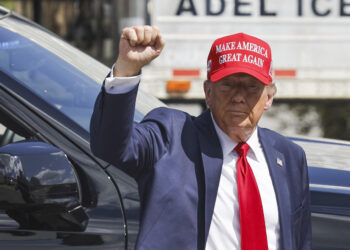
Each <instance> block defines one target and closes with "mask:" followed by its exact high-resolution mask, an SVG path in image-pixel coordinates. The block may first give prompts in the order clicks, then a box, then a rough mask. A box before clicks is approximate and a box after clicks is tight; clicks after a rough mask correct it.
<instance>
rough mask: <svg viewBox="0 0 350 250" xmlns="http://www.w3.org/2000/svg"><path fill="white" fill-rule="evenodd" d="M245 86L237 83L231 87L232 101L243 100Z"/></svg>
mask: <svg viewBox="0 0 350 250" xmlns="http://www.w3.org/2000/svg"><path fill="white" fill-rule="evenodd" d="M245 92H246V91H245V88H244V86H242V85H240V84H237V85H236V86H234V87H233V88H232V89H231V100H232V102H244V100H245V94H246V93H245Z"/></svg>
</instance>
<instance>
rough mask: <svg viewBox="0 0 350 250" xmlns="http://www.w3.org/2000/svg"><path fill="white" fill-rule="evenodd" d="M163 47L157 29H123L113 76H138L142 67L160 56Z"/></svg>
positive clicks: (141, 27) (145, 27) (147, 27)
mask: <svg viewBox="0 0 350 250" xmlns="http://www.w3.org/2000/svg"><path fill="white" fill-rule="evenodd" d="M163 47H164V40H163V38H162V36H161V34H160V31H159V29H158V28H157V27H154V26H135V27H129V28H125V29H123V31H122V34H121V36H120V43H119V55H118V59H117V61H116V63H115V67H114V72H113V75H114V76H118V77H127V76H135V75H137V74H139V72H140V70H141V68H142V67H143V66H145V65H146V64H148V63H150V62H151V61H152V60H153V59H155V58H156V57H157V56H159V55H160V53H161V51H162V49H163Z"/></svg>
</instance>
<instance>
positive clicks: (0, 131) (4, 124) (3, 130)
mask: <svg viewBox="0 0 350 250" xmlns="http://www.w3.org/2000/svg"><path fill="white" fill-rule="evenodd" d="M31 138H33V137H31V135H30V134H29V133H28V132H27V131H26V130H25V129H24V128H23V127H22V126H20V125H18V123H17V122H15V121H14V120H13V119H12V118H10V117H9V116H8V115H7V114H6V113H5V112H3V111H2V110H1V109H0V147H2V146H5V145H7V144H9V143H13V142H18V141H23V140H29V139H31Z"/></svg>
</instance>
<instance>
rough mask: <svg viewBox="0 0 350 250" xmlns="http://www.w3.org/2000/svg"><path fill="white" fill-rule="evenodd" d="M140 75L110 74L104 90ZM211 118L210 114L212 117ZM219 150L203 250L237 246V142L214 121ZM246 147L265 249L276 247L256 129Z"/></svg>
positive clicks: (272, 202) (273, 208)
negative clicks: (220, 160) (219, 164)
mask: <svg viewBox="0 0 350 250" xmlns="http://www.w3.org/2000/svg"><path fill="white" fill-rule="evenodd" d="M140 79H141V75H138V76H133V77H113V68H112V73H111V76H110V77H108V78H106V80H105V90H106V92H107V93H109V94H122V93H127V92H129V91H131V90H132V89H134V88H135V87H136V86H137V84H138V83H139V82H140ZM212 118H213V117H212ZM213 122H214V126H215V129H216V132H217V134H218V137H219V140H220V144H221V148H222V152H223V164H222V172H221V177H220V182H219V188H218V194H217V197H216V202H215V207H214V212H213V217H212V221H211V224H210V229H209V235H208V239H207V243H206V248H205V249H206V250H239V249H241V245H240V242H241V240H240V221H239V204H238V192H237V183H236V162H237V159H238V155H237V153H236V152H235V151H233V149H234V148H235V146H236V145H237V143H235V142H234V141H232V140H231V139H230V137H228V136H227V135H226V134H225V133H224V132H223V131H222V130H221V129H220V128H219V127H218V126H217V124H216V123H215V121H214V119H213ZM247 143H248V145H249V146H250V149H249V151H248V154H247V160H248V162H249V165H250V166H251V168H252V170H253V173H254V176H255V179H256V182H257V185H258V188H259V192H260V196H261V199H262V205H263V210H264V217H265V226H266V233H267V240H268V247H269V250H278V249H280V226H279V218H278V207H277V201H276V195H275V191H274V188H273V185H272V181H271V177H270V173H269V170H268V166H267V163H266V160H265V156H264V153H263V150H262V147H261V145H260V142H259V139H258V132H257V130H255V131H254V133H253V134H252V136H251V137H250V138H249V140H248V141H247Z"/></svg>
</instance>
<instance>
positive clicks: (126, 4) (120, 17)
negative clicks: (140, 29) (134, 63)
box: [112, 0, 146, 53]
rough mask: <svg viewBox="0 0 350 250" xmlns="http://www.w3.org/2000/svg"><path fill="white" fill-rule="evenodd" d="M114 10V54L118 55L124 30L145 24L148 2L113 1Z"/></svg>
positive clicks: (142, 0) (136, 0)
mask: <svg viewBox="0 0 350 250" xmlns="http://www.w3.org/2000/svg"><path fill="white" fill-rule="evenodd" d="M112 8H113V10H112V19H113V20H112V38H113V52H114V53H117V52H118V46H119V37H120V34H121V31H122V30H123V28H125V27H129V26H136V25H144V24H145V18H146V17H145V13H146V11H145V9H146V0H113V3H112Z"/></svg>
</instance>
